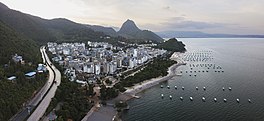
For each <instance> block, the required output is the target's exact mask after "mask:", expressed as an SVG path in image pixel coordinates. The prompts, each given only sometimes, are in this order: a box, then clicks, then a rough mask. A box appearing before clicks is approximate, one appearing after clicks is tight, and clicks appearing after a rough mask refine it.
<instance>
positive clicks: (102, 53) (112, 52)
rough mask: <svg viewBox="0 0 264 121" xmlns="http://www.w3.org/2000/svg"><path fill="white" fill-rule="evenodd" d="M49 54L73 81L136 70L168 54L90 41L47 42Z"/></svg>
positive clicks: (142, 48)
mask: <svg viewBox="0 0 264 121" xmlns="http://www.w3.org/2000/svg"><path fill="white" fill-rule="evenodd" d="M48 51H50V52H51V53H52V54H53V55H54V57H53V58H52V60H53V61H55V62H57V63H59V64H60V65H62V66H63V67H64V68H66V71H65V74H66V75H68V76H69V77H70V79H71V80H72V81H73V80H77V78H78V77H80V76H87V75H88V76H89V77H96V76H106V75H116V74H118V73H119V72H121V70H124V69H125V70H126V69H133V68H135V67H137V66H139V65H142V64H144V63H146V62H147V61H149V60H150V59H152V58H154V57H157V56H158V55H162V54H164V53H165V52H166V50H161V49H154V48H151V47H146V46H138V47H131V48H126V49H124V48H121V47H115V46H113V45H111V44H108V43H104V42H90V41H88V42H87V44H85V43H62V44H57V43H48ZM78 79H79V78H78ZM77 81H79V80H77Z"/></svg>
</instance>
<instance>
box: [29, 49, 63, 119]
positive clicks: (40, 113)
mask: <svg viewBox="0 0 264 121" xmlns="http://www.w3.org/2000/svg"><path fill="white" fill-rule="evenodd" d="M41 51H42V52H43V53H44V55H45V56H46V62H47V63H48V64H47V65H51V66H50V67H51V68H50V67H48V68H47V69H49V72H52V73H50V74H51V75H50V77H53V78H54V77H55V81H56V82H57V83H53V79H51V80H49V84H48V86H47V87H49V85H52V83H53V85H52V87H51V88H50V90H49V91H48V92H47V95H46V96H45V97H44V98H43V100H42V101H41V102H40V104H39V105H38V107H37V108H36V109H35V111H34V112H33V113H32V114H31V115H30V117H29V118H28V121H38V120H40V118H41V117H42V116H43V115H44V113H45V111H46V109H47V108H48V106H49V104H50V102H51V99H52V98H53V97H54V95H55V92H56V90H57V86H59V85H60V83H61V73H60V71H59V70H58V69H57V68H56V67H55V66H53V65H52V64H51V62H50V60H49V58H48V56H47V54H46V52H45V49H44V48H42V49H41ZM53 71H54V72H53Z"/></svg>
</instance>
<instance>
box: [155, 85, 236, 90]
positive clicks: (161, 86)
mask: <svg viewBox="0 0 264 121" xmlns="http://www.w3.org/2000/svg"><path fill="white" fill-rule="evenodd" d="M160 88H163V85H160ZM167 88H168V89H170V86H169V85H168V86H167ZM174 88H175V89H178V86H174ZM181 88H182V90H184V89H185V88H184V86H182V87H181ZM195 89H196V90H198V89H199V87H195ZM203 90H204V91H205V90H206V87H203ZM222 90H223V91H225V87H223V88H222ZM228 90H229V91H231V90H232V88H231V87H228Z"/></svg>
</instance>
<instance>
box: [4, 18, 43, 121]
mask: <svg viewBox="0 0 264 121" xmlns="http://www.w3.org/2000/svg"><path fill="white" fill-rule="evenodd" d="M0 50H1V51H0V107H1V108H0V121H7V120H8V119H9V118H11V117H12V116H13V115H14V114H16V113H17V112H18V110H19V109H21V108H22V107H23V103H25V102H26V101H27V100H28V99H29V98H30V97H32V95H33V93H34V92H35V91H36V90H37V89H39V88H40V87H42V86H43V84H44V82H45V81H46V74H37V75H36V76H35V78H32V79H27V78H26V77H25V75H24V74H25V73H27V72H29V71H34V70H35V69H36V65H37V63H39V62H40V61H41V56H40V52H39V47H38V46H37V44H36V43H35V42H34V41H33V40H30V39H27V38H25V37H23V36H21V35H20V34H18V33H17V32H15V31H14V30H12V29H11V28H9V27H8V26H6V25H5V24H3V23H2V22H1V21H0ZM16 53H17V54H18V55H22V56H23V60H25V62H26V63H25V64H20V63H15V62H14V61H13V60H12V55H14V54H16ZM28 62H32V64H31V65H29V63H28ZM10 76H16V80H15V81H13V82H12V81H9V80H7V78H8V77H10Z"/></svg>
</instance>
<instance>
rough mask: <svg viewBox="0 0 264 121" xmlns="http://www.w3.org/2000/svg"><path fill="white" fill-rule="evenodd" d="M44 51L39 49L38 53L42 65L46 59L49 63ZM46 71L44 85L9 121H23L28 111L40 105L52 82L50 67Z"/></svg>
mask: <svg viewBox="0 0 264 121" xmlns="http://www.w3.org/2000/svg"><path fill="white" fill-rule="evenodd" d="M44 51H45V48H44V46H43V47H41V48H40V52H41V56H42V59H43V63H44V64H45V63H46V62H47V59H48V61H49V58H48V56H47V54H45V53H44ZM47 70H49V78H48V80H47V82H46V83H45V85H44V86H43V87H42V88H41V89H40V90H39V91H38V93H37V94H36V95H35V96H34V97H33V98H32V99H31V100H30V101H28V103H27V104H26V106H24V108H23V109H22V110H21V111H20V112H18V113H17V114H16V115H14V116H13V117H12V118H11V119H10V121H23V120H25V119H26V118H27V117H28V116H29V114H30V111H32V109H34V108H35V107H36V106H37V105H38V103H40V101H41V100H42V99H43V96H44V95H45V94H46V93H47V91H48V90H49V88H50V87H51V85H52V82H53V80H54V72H53V71H52V70H51V68H50V66H47Z"/></svg>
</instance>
